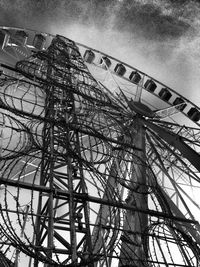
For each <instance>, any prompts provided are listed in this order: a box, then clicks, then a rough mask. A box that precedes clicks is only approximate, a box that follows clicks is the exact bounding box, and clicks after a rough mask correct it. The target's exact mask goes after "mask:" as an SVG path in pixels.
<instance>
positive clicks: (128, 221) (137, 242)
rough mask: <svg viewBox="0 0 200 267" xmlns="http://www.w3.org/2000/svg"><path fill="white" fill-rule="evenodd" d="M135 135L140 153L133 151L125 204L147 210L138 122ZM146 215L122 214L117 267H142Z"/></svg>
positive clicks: (141, 132)
mask: <svg viewBox="0 0 200 267" xmlns="http://www.w3.org/2000/svg"><path fill="white" fill-rule="evenodd" d="M133 127H134V129H135V130H136V134H135V137H134V143H135V145H137V147H138V148H140V149H141V151H135V156H133V160H132V163H131V172H132V175H131V179H130V184H129V186H130V190H129V192H128V197H127V199H126V202H127V204H128V205H130V206H132V207H136V208H139V209H143V210H147V208H148V203H147V194H146V190H147V186H146V183H147V180H146V166H145V130H144V128H143V126H142V124H141V123H140V121H139V120H136V121H135V123H134V125H133ZM147 216H148V215H147V214H144V213H139V212H137V211H130V210H127V211H126V213H125V214H124V226H123V230H124V233H123V234H122V236H121V254H120V258H121V260H120V262H119V267H121V266H138V267H142V266H144V264H143V262H144V260H145V254H144V248H143V243H142V234H143V232H144V230H145V228H146V227H147V222H148V221H147V220H148V217H147Z"/></svg>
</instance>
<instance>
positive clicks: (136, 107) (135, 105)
mask: <svg viewBox="0 0 200 267" xmlns="http://www.w3.org/2000/svg"><path fill="white" fill-rule="evenodd" d="M129 107H130V108H131V110H133V111H134V112H136V113H137V114H138V115H141V116H143V117H148V118H153V117H154V112H153V111H152V110H151V109H150V108H149V107H148V106H147V105H145V104H143V103H141V102H138V101H133V100H131V101H129Z"/></svg>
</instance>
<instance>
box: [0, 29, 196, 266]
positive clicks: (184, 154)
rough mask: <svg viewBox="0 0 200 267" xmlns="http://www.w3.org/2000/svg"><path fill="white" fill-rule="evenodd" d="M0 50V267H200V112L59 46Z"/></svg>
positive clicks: (1, 36) (3, 43) (2, 37)
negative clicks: (199, 193)
mask: <svg viewBox="0 0 200 267" xmlns="http://www.w3.org/2000/svg"><path fill="white" fill-rule="evenodd" d="M0 48H1V50H0V63H1V65H0V74H1V76H0V158H1V161H0V166H1V167H0V174H1V175H0V259H1V263H0V266H11V267H12V266H15V267H16V266H19V267H24V266H29V267H31V266H34V267H38V266H44V267H53V266H69V267H73V266H75V267H79V266H87V267H104V266H105V267H117V266H118V267H125V266H126V267H136V266H137V267H143V266H145V267H147V266H148V267H171V266H176V267H184V266H185V267H197V266H200V265H199V264H200V225H199V222H200V216H199V213H200V212H199V209H200V206H199V205H200V203H199V202H200V201H199V197H198V192H200V175H199V172H200V155H199V151H200V129H199V126H200V109H199V107H197V106H196V105H195V104H193V103H192V102H191V101H189V100H188V99H186V98H185V97H184V96H182V95H180V94H179V93H178V92H176V91H174V90H172V89H171V88H169V87H168V86H166V85H164V84H162V83H160V82H159V81H157V80H155V79H154V78H152V77H150V76H149V75H147V74H145V73H143V72H141V71H140V70H138V69H136V68H134V67H132V66H129V65H128V64H126V63H124V62H121V61H119V60H117V59H116V58H113V57H111V56H109V55H106V54H105V53H102V52H100V51H97V50H95V49H92V48H89V47H87V46H84V45H81V44H79V43H76V42H74V41H72V40H70V39H68V38H66V37H63V36H60V35H56V36H53V35H51V34H47V33H41V32H35V31H31V30H26V29H17V28H8V27H1V28H0Z"/></svg>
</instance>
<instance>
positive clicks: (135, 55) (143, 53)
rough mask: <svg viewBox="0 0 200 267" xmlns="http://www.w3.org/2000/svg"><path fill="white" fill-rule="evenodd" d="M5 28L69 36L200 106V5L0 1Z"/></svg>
mask: <svg viewBox="0 0 200 267" xmlns="http://www.w3.org/2000/svg"><path fill="white" fill-rule="evenodd" d="M0 25H4V26H15V27H23V28H30V29H35V30H41V31H44V32H50V33H53V34H57V33H58V34H62V35H64V36H67V37H69V38H71V39H73V40H75V41H77V42H80V43H82V44H85V45H88V46H91V47H93V48H96V49H98V50H100V51H102V52H104V53H107V54H110V55H112V56H114V57H116V58H118V59H120V60H122V61H124V62H126V63H128V64H130V65H132V66H133V67H136V68H138V69H140V70H141V71H143V72H146V73H147V74H149V75H150V76H153V77H154V78H156V79H158V80H159V81H161V82H163V83H165V84H167V85H168V86H170V87H172V88H173V89H174V90H177V91H178V92H179V93H181V94H183V95H184V96H185V97H186V98H188V99H190V100H191V101H193V102H194V103H195V104H197V105H200V98H198V97H197V95H198V92H199V85H200V63H199V57H200V51H199V47H200V27H199V26H200V2H199V1H197V0H57V1H54V0H0Z"/></svg>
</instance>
